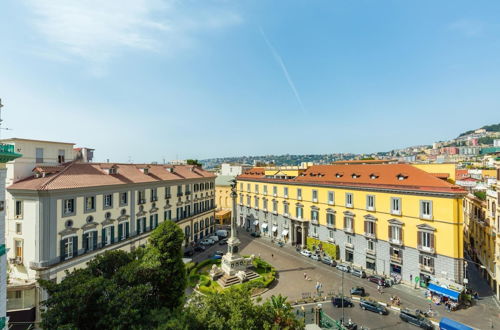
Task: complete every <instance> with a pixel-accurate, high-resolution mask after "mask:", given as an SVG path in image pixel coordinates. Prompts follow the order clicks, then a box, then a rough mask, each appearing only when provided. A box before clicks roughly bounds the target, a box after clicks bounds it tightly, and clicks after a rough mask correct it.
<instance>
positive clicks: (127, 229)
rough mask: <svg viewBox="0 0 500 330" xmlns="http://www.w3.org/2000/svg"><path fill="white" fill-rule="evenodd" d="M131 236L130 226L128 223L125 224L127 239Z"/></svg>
mask: <svg viewBox="0 0 500 330" xmlns="http://www.w3.org/2000/svg"><path fill="white" fill-rule="evenodd" d="M128 236H129V225H128V221H127V222H125V237H126V238H128Z"/></svg>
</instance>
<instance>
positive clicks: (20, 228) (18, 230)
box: [16, 223, 23, 235]
mask: <svg viewBox="0 0 500 330" xmlns="http://www.w3.org/2000/svg"><path fill="white" fill-rule="evenodd" d="M22 233H23V225H22V224H21V223H16V234H18V235H21V234H22Z"/></svg>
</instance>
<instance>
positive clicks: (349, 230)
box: [344, 228, 354, 234]
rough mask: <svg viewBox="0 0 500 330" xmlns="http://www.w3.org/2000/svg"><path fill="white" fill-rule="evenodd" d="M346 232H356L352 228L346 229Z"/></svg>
mask: <svg viewBox="0 0 500 330" xmlns="http://www.w3.org/2000/svg"><path fill="white" fill-rule="evenodd" d="M344 231H345V232H346V233H351V234H352V233H353V232H354V230H353V229H352V228H344Z"/></svg>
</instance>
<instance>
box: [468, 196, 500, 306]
mask: <svg viewBox="0 0 500 330" xmlns="http://www.w3.org/2000/svg"><path fill="white" fill-rule="evenodd" d="M498 195H499V192H498V191H496V190H493V189H489V190H488V191H487V192H486V196H485V197H486V198H485V199H480V198H479V197H477V196H475V195H473V194H468V195H467V196H466V197H465V199H464V225H465V227H464V241H465V247H466V250H467V251H468V254H469V256H470V258H471V259H472V260H473V261H474V262H476V263H479V264H481V265H482V266H483V267H481V268H480V272H481V275H482V276H483V277H484V278H485V279H486V281H487V282H488V284H489V285H490V287H491V288H492V289H493V291H494V292H495V294H496V295H497V297H499V295H500V288H499V286H498V283H500V278H499V277H498V272H499V271H500V240H499V239H498V238H497V235H498V228H499V227H498V226H499V225H500V216H499V215H498V198H499V196H498Z"/></svg>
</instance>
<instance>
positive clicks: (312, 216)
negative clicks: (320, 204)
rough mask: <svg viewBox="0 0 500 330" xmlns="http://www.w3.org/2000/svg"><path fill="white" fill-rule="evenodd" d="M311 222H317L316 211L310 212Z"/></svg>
mask: <svg viewBox="0 0 500 330" xmlns="http://www.w3.org/2000/svg"><path fill="white" fill-rule="evenodd" d="M311 220H312V221H316V222H317V221H318V211H316V210H312V211H311Z"/></svg>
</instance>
